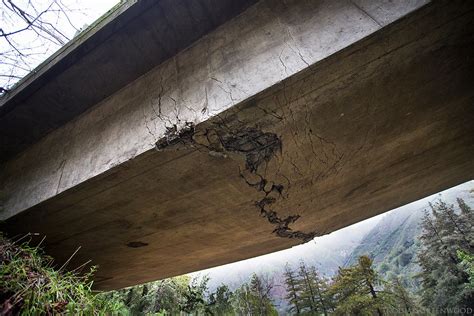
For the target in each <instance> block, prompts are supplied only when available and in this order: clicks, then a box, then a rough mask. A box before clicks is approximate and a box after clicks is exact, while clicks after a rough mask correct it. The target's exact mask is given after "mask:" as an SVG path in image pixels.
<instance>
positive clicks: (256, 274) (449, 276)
mask: <svg viewBox="0 0 474 316" xmlns="http://www.w3.org/2000/svg"><path fill="white" fill-rule="evenodd" d="M473 189H474V183H473V182H472V181H471V182H468V183H465V184H463V185H461V186H458V187H455V188H453V189H451V190H448V191H445V192H442V193H440V194H437V195H434V196H430V197H428V198H425V199H423V200H420V201H417V202H415V203H411V204H408V205H406V206H403V207H401V208H398V209H396V210H393V211H391V212H389V213H387V214H384V215H382V216H380V217H376V218H373V219H371V220H369V221H367V222H363V223H359V224H356V225H353V226H351V227H348V228H346V229H343V230H340V231H338V232H336V233H334V234H331V235H328V236H326V237H324V238H317V239H315V241H313V242H310V243H308V244H305V245H302V246H299V247H295V248H293V249H290V250H288V251H283V252H281V253H279V254H272V255H268V256H262V257H259V258H254V259H251V260H248V261H245V262H239V263H235V264H230V265H226V266H222V267H218V268H214V269H209V270H205V271H201V272H200V273H195V274H192V275H191V276H190V277H178V278H172V279H168V280H163V281H157V282H153V283H151V284H149V285H144V286H139V287H134V288H130V289H125V290H122V291H119V292H115V293H111V294H110V295H112V296H111V297H112V298H114V300H117V299H119V300H120V299H121V300H122V302H123V303H124V304H125V305H126V306H129V307H130V310H131V311H132V314H140V313H141V312H157V311H162V312H164V311H166V312H165V314H166V313H171V314H175V313H178V312H181V313H183V312H184V313H185V314H186V313H192V314H214V315H227V314H239V315H273V314H277V313H278V314H285V315H286V314H310V315H322V314H324V315H329V314H335V315H352V314H364V315H365V314H370V315H387V314H389V315H395V314H396V315H407V314H412V313H413V312H414V313H418V314H420V313H421V314H439V313H441V314H450V313H461V314H462V313H466V312H469V311H472V310H473V309H474V306H473V302H474V228H473V224H474V213H473V210H472V206H474V194H473V193H474V191H473Z"/></svg>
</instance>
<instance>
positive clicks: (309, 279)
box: [298, 261, 331, 315]
mask: <svg viewBox="0 0 474 316" xmlns="http://www.w3.org/2000/svg"><path fill="white" fill-rule="evenodd" d="M298 284H299V287H298V289H299V297H300V311H302V312H308V313H310V314H324V315H327V314H328V313H329V311H330V310H331V306H330V300H329V296H328V293H327V292H328V288H329V285H328V280H326V279H325V278H323V277H321V276H320V275H319V273H318V272H317V270H316V268H315V267H314V266H311V267H307V266H306V264H305V263H304V262H303V261H301V262H300V267H299V271H298Z"/></svg>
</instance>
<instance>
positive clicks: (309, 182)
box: [2, 1, 474, 289]
mask: <svg viewBox="0 0 474 316" xmlns="http://www.w3.org/2000/svg"><path fill="white" fill-rule="evenodd" d="M379 3H382V4H383V2H379ZM410 3H415V2H410ZM389 4H390V2H387V6H386V7H385V8H384V10H382V9H380V7H374V6H371V5H370V3H369V2H367V1H353V2H349V1H347V2H345V1H340V2H339V1H327V2H324V1H295V2H277V1H262V2H259V3H258V4H257V5H255V6H253V7H251V8H250V9H248V10H247V11H246V12H244V13H243V14H242V15H240V16H239V17H237V18H235V19H234V20H232V21H230V22H228V23H226V24H225V25H223V26H222V27H220V28H219V29H217V30H216V31H215V32H213V33H211V34H209V35H208V36H206V37H204V38H203V39H202V40H200V41H199V42H198V43H196V44H195V45H194V46H192V47H190V48H189V49H187V50H186V51H184V52H182V53H180V54H178V55H177V56H176V57H174V58H172V59H170V60H169V61H167V62H165V63H163V64H162V65H160V66H159V67H157V68H155V69H154V70H152V71H151V72H149V73H147V74H146V75H144V76H143V77H141V78H139V79H138V80H136V81H135V82H133V83H131V84H130V85H128V86H127V87H125V88H124V89H122V90H121V91H119V92H118V93H116V94H114V95H113V96H111V97H110V98H108V99H106V100H104V101H103V102H102V103H100V104H98V105H97V106H95V107H94V108H93V109H91V110H90V111H89V112H87V113H85V114H84V115H82V116H80V117H78V118H77V119H75V120H74V121H72V122H71V123H69V124H67V125H65V126H63V127H62V128H60V129H58V130H56V131H54V132H52V133H51V134H49V135H48V136H47V137H46V138H44V139H43V140H42V141H41V142H39V143H37V144H35V145H34V146H32V147H30V148H29V149H28V150H26V151H24V152H23V153H22V154H21V155H20V156H18V157H17V158H16V159H14V160H11V161H9V162H7V163H6V164H4V166H3V170H2V181H3V182H2V183H3V186H4V192H5V204H4V205H5V207H4V210H3V212H2V217H3V218H5V219H8V221H7V226H6V228H7V230H8V231H9V232H10V233H12V234H15V233H23V232H28V231H34V232H36V231H38V232H41V233H44V234H46V235H47V239H46V240H47V247H48V251H49V252H50V253H51V254H53V255H55V257H56V258H57V259H58V260H59V261H60V262H61V261H64V260H65V259H67V258H68V257H69V255H70V254H71V253H72V252H73V251H74V250H75V249H76V248H77V247H78V246H79V245H80V246H81V247H82V248H81V251H80V252H79V254H78V255H77V256H76V257H75V258H74V262H73V263H72V266H74V265H78V264H80V263H82V262H85V261H87V260H88V259H90V258H92V259H93V262H94V263H95V264H99V265H100V270H99V277H98V283H97V286H98V288H102V289H109V288H117V287H122V286H127V285H131V284H136V283H140V282H145V281H148V280H153V279H157V278H163V277H167V276H172V275H177V274H181V273H185V272H189V271H195V270H199V269H202V268H207V267H211V266H215V265H218V264H223V263H228V262H232V261H235V260H240V259H245V258H249V257H253V256H256V255H260V254H264V253H268V252H272V251H276V250H280V249H284V248H287V247H289V246H291V245H295V244H297V243H300V242H302V241H304V240H307V239H309V238H311V237H312V236H314V235H321V234H325V233H329V232H331V231H334V230H336V229H339V228H341V227H344V226H346V225H349V224H351V223H354V222H357V221H359V220H362V219H365V218H368V217H370V216H373V215H376V214H379V213H381V212H384V211H386V210H389V209H391V208H394V207H396V206H399V205H402V204H405V203H408V202H410V201H413V200H415V199H418V198H420V197H423V196H426V195H428V194H431V193H434V192H437V191H439V190H441V189H444V188H447V187H449V186H453V185H456V184H458V183H461V182H463V181H466V180H469V179H472V178H473V174H474V165H473V163H472V154H473V153H474V138H473V137H472V135H474V126H473V124H472V120H473V118H474V108H473V106H472V105H473V101H474V91H473V89H472V84H473V82H474V80H473V79H474V65H473V63H474V61H473V60H472V57H471V56H472V55H473V54H472V53H473V51H474V50H473V48H474V47H473V46H474V40H473V37H474V34H473V21H474V16H473V15H474V14H473V4H471V3H470V2H441V1H440V2H436V3H434V4H429V5H427V6H425V7H423V8H422V9H420V10H418V11H417V12H414V13H413V14H411V15H410V16H409V17H405V18H403V19H400V20H398V21H396V22H394V23H393V24H390V25H388V26H386V27H385V28H383V29H382V30H380V31H378V32H377V33H374V32H375V31H376V30H379V29H380V27H381V26H382V25H384V24H386V23H388V22H390V21H393V20H396V16H397V15H396V13H394V12H397V8H398V7H397V6H394V7H390V6H389ZM416 5H418V4H416ZM390 8H394V10H393V11H390V10H389V9H390ZM403 8H405V9H406V7H403ZM411 9H413V8H411ZM371 10H373V11H371ZM407 10H408V11H409V9H407ZM381 12H382V13H384V12H385V14H383V15H382V13H381ZM387 12H390V14H389V13H387ZM404 13H406V12H405V11H403V12H399V15H398V16H401V15H403V14H404ZM381 16H382V17H381ZM373 33H374V34H373ZM370 34H372V35H370ZM368 35H370V36H368ZM366 36H368V37H366ZM364 37H366V38H364ZM362 38H364V39H362ZM361 39H362V40H361ZM351 44H352V45H351ZM349 45H351V46H349ZM347 46H349V47H347ZM336 52H337V53H336ZM328 56H329V57H328ZM198 57H199V58H198ZM309 65H311V66H309ZM175 125H176V131H175V127H174V126H175ZM176 136H178V137H176ZM155 146H157V147H158V148H159V149H160V150H159V151H157V150H155V149H154V147H155ZM19 170H22V171H23V172H22V173H21V174H19V172H18V171H19Z"/></svg>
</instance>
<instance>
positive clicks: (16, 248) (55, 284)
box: [0, 233, 124, 315]
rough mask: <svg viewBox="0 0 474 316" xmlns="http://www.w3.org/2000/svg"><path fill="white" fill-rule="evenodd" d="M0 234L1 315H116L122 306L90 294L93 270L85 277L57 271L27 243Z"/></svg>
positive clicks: (47, 257)
mask: <svg viewBox="0 0 474 316" xmlns="http://www.w3.org/2000/svg"><path fill="white" fill-rule="evenodd" d="M20 241H21V240H18V241H16V242H13V241H11V240H9V239H7V238H5V237H4V236H3V234H2V233H0V315H18V314H20V315H117V314H121V312H120V311H121V310H123V308H124V306H123V304H122V303H119V302H118V301H114V300H111V299H110V298H109V299H106V298H105V297H104V296H103V295H101V294H96V293H94V292H93V291H92V284H93V282H92V276H93V274H94V272H95V271H96V268H95V267H92V268H90V270H89V271H88V272H87V273H85V274H79V273H77V272H75V271H64V270H63V268H64V266H63V267H61V268H59V269H56V268H54V266H53V260H52V258H51V257H49V256H47V255H45V254H44V253H43V251H42V250H41V249H40V248H39V246H37V247H32V246H30V245H29V244H28V242H23V243H20Z"/></svg>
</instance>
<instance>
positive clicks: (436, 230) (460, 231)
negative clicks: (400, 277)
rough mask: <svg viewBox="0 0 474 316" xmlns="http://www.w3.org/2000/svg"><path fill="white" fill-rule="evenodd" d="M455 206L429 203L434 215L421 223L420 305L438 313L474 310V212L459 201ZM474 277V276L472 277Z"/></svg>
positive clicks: (425, 217) (427, 216) (424, 218)
mask: <svg viewBox="0 0 474 316" xmlns="http://www.w3.org/2000/svg"><path fill="white" fill-rule="evenodd" d="M457 202H458V207H459V209H460V211H459V212H456V210H455V208H454V206H453V205H448V204H446V203H445V202H442V201H439V202H437V203H435V204H430V206H431V214H428V213H426V214H425V216H424V217H423V220H422V224H421V226H422V228H423V233H422V234H421V235H420V240H421V242H422V247H421V248H420V251H419V252H418V263H419V265H420V267H421V272H420V274H419V278H420V279H421V285H422V289H421V291H420V297H421V302H422V304H423V305H424V306H426V307H429V308H435V309H436V310H453V309H455V308H461V307H464V308H471V309H472V310H474V288H473V287H472V279H470V271H471V272H472V256H473V255H474V229H473V225H474V213H473V211H472V209H471V208H470V207H469V206H467V205H466V203H464V201H463V200H461V199H458V201H457ZM471 276H472V275H471Z"/></svg>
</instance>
